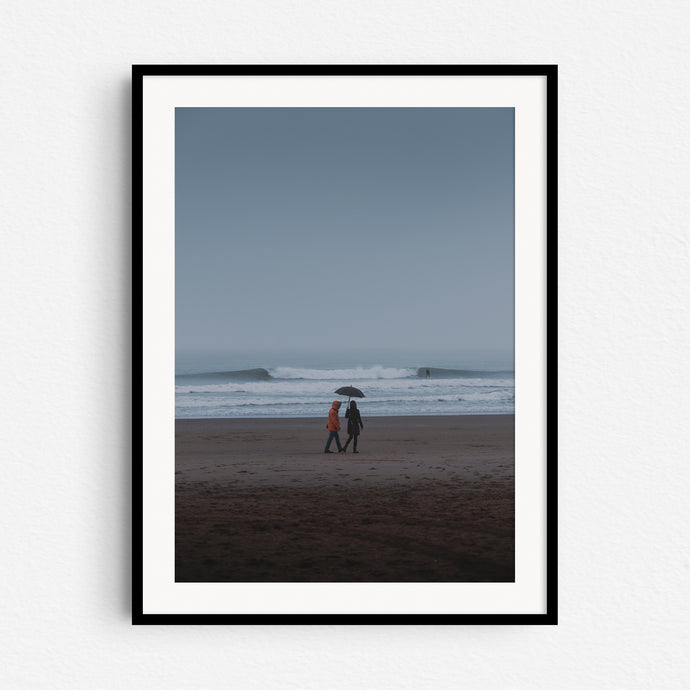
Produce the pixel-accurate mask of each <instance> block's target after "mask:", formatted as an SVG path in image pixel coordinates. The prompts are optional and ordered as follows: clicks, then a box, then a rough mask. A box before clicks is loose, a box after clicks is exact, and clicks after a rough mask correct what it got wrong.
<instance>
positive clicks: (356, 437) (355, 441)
mask: <svg viewBox="0 0 690 690" xmlns="http://www.w3.org/2000/svg"><path fill="white" fill-rule="evenodd" d="M358 438H359V434H355V435H354V440H353V441H352V446H353V447H352V452H353V453H359V451H358V450H357V439H358Z"/></svg>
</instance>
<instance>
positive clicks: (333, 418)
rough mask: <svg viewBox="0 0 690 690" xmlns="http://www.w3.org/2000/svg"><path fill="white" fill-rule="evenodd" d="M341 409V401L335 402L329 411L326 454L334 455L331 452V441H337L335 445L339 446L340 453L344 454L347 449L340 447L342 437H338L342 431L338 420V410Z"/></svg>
mask: <svg viewBox="0 0 690 690" xmlns="http://www.w3.org/2000/svg"><path fill="white" fill-rule="evenodd" d="M339 409H340V401H339V400H335V401H334V402H333V405H331V409H330V410H329V411H328V424H327V425H326V428H327V429H328V431H329V434H328V441H326V448H325V449H324V451H323V452H324V453H332V452H333V451H332V450H329V448H330V447H331V441H332V440H333V439H335V445H336V446H338V452H339V453H342V452H343V451H344V450H345V449H344V448H343V447H342V446H341V445H340V436H339V435H338V432H339V431H340V419H338V410H339Z"/></svg>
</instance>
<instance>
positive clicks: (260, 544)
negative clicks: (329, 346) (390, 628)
mask: <svg viewBox="0 0 690 690" xmlns="http://www.w3.org/2000/svg"><path fill="white" fill-rule="evenodd" d="M341 417H342V415H341ZM341 424H343V420H341ZM364 424H365V428H364V430H363V432H362V434H361V436H360V437H359V447H358V450H359V451H360V452H359V453H358V454H353V453H352V445H350V447H349V448H348V451H347V453H337V452H335V453H333V454H331V455H327V454H324V452H323V449H324V445H325V442H326V438H327V436H328V432H327V431H326V422H325V418H324V419H321V418H318V419H304V418H302V419H190V420H177V421H176V434H175V436H176V468H175V469H176V472H175V514H176V524H175V579H176V581H178V582H510V581H513V580H514V572H515V571H514V556H515V540H514V531H515V500H514V416H513V415H476V416H454V417H453V416H449V417H370V418H366V417H365V418H364ZM343 427H345V424H343ZM346 438H347V434H346V433H344V432H341V440H342V442H343V443H344V441H345V439H346ZM331 449H332V450H336V448H335V444H333V445H332V447H331Z"/></svg>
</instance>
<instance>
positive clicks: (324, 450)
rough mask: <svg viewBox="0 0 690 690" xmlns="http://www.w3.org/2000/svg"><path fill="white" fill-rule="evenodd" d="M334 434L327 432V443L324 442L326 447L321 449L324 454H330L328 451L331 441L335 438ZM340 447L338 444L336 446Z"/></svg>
mask: <svg viewBox="0 0 690 690" xmlns="http://www.w3.org/2000/svg"><path fill="white" fill-rule="evenodd" d="M335 434H336V432H335V431H329V432H328V441H326V447H325V448H324V449H323V452H324V453H330V452H331V451H330V450H328V449H329V448H330V447H331V441H332V440H333V437H334V436H335ZM338 445H340V444H338Z"/></svg>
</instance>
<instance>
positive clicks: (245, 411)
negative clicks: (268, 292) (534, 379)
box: [175, 350, 515, 419]
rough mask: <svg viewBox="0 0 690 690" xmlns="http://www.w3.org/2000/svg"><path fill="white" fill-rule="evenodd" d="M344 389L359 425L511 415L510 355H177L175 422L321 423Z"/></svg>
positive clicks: (512, 377) (267, 352)
mask: <svg viewBox="0 0 690 690" xmlns="http://www.w3.org/2000/svg"><path fill="white" fill-rule="evenodd" d="M427 370H428V372H429V375H428V376H427ZM350 385H352V386H355V387H356V388H359V389H360V390H361V391H362V392H363V393H364V396H365V397H364V398H357V399H356V400H357V404H358V407H359V408H360V411H361V413H362V416H363V417H366V416H372V417H375V416H400V415H459V414H512V413H514V411H515V373H514V366H513V360H512V353H511V354H510V355H506V354H501V353H487V352H465V353H459V352H403V351H376V350H373V351H369V352H361V351H354V350H348V351H334V350H327V351H318V352H305V351H300V352H290V351H278V350H273V351H270V350H265V351H257V350H252V351H249V352H191V351H189V352H178V353H177V354H176V364H175V416H176V418H178V419H194V418H219V417H233V418H238V417H325V416H326V415H327V414H328V410H329V409H330V407H331V403H332V402H333V401H334V400H341V401H342V402H343V403H346V402H347V400H348V398H347V396H341V395H336V393H335V390H336V389H338V388H340V387H341V386H350ZM342 409H343V410H344V405H343V408H342Z"/></svg>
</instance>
